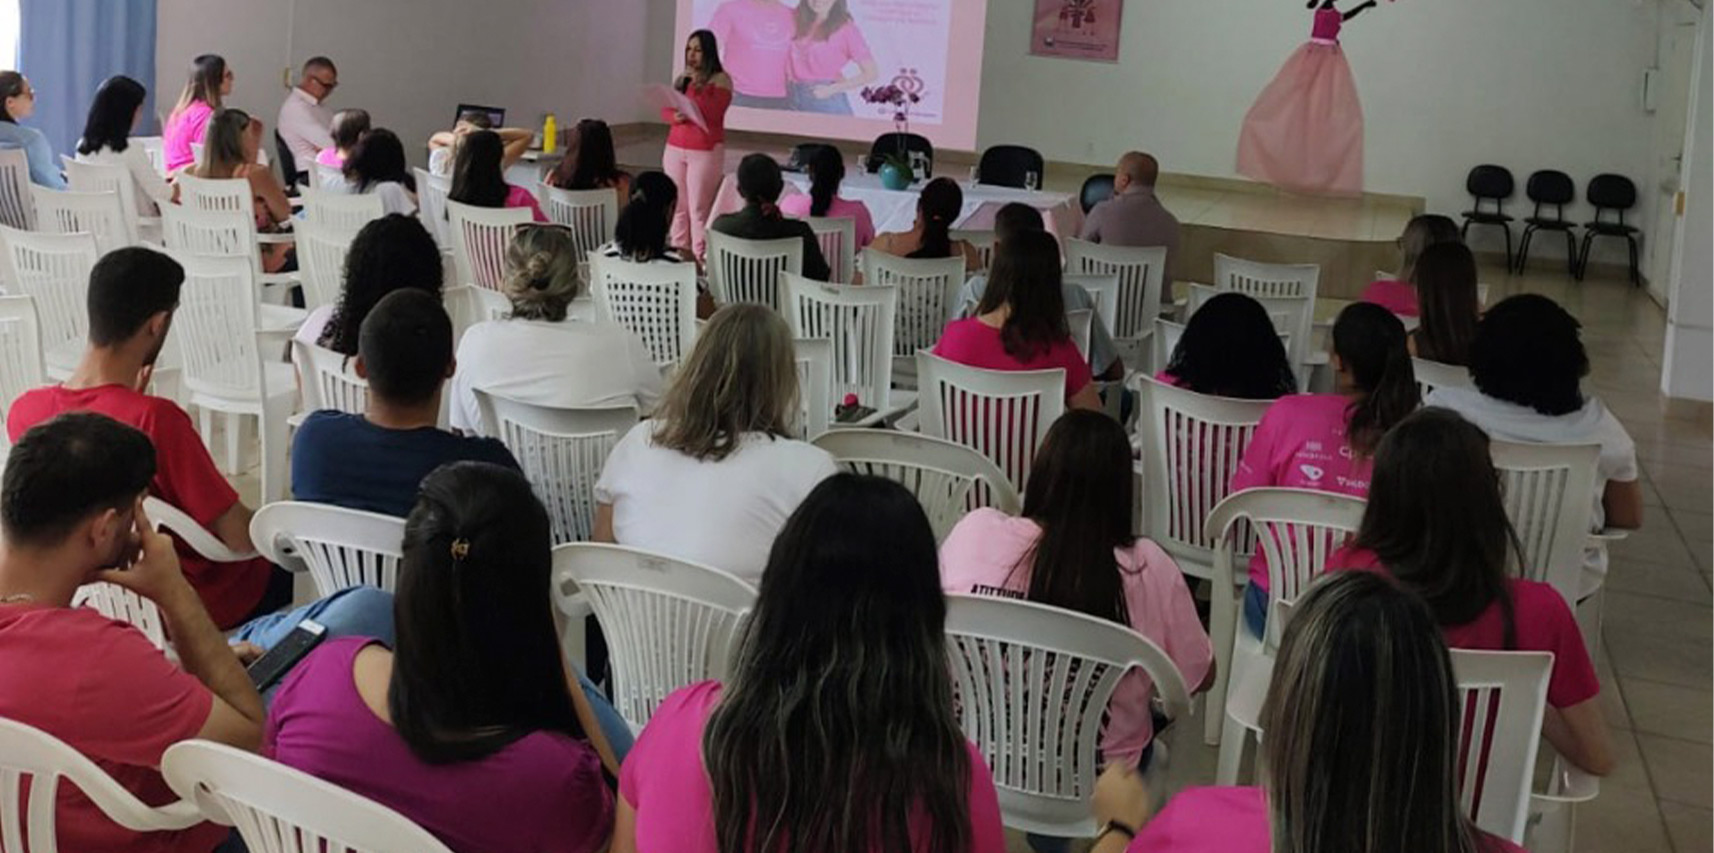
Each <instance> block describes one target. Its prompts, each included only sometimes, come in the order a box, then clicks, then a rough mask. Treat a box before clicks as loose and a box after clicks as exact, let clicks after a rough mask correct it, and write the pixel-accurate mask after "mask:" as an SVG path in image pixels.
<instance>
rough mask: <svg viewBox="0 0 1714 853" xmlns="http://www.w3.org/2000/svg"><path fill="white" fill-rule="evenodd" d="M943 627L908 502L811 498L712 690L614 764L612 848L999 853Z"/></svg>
mask: <svg viewBox="0 0 1714 853" xmlns="http://www.w3.org/2000/svg"><path fill="white" fill-rule="evenodd" d="M945 621H946V599H945V597H944V596H943V595H942V594H941V590H940V583H939V572H938V568H937V561H936V557H935V549H934V532H933V531H932V530H930V529H929V524H928V518H927V517H926V516H924V515H923V511H922V507H921V506H920V505H919V504H918V503H917V501H916V498H915V497H913V496H912V495H911V493H910V492H908V491H906V490H905V488H904V487H903V486H900V485H898V484H897V483H894V482H892V481H890V480H884V479H881V478H879V477H864V476H858V475H855V474H839V475H836V476H834V477H831V478H829V479H828V480H826V481H825V482H823V483H822V484H821V485H820V486H818V487H816V489H815V491H813V492H811V493H810V495H809V497H807V498H805V499H804V501H803V504H802V505H801V506H799V507H798V508H797V511H796V512H794V513H793V514H792V516H791V519H790V521H788V522H787V524H786V526H785V529H784V530H783V531H781V533H780V536H779V539H778V540H777V541H776V542H775V543H774V547H773V550H772V552H771V553H770V555H769V558H768V567H767V571H765V572H763V574H762V582H761V591H760V594H759V595H758V596H757V600H756V609H755V610H754V611H752V612H751V615H750V621H749V624H748V625H747V626H746V628H745V630H744V636H743V638H742V640H741V641H740V643H739V648H738V651H737V654H736V657H735V659H734V660H733V664H732V671H731V675H730V677H729V678H728V679H727V681H726V683H725V684H720V683H717V682H712V681H710V682H703V683H701V684H695V685H691V686H690V687H686V688H684V689H682V690H679V691H678V692H676V693H674V694H672V695H671V696H669V697H667V699H666V701H664V702H663V703H661V706H660V708H658V709H657V710H656V711H655V714H654V716H653V717H652V718H651V719H650V720H649V725H648V727H647V728H646V729H644V730H643V734H642V736H641V738H640V739H639V740H638V741H637V746H636V748H635V749H633V750H632V751H631V754H630V756H629V757H628V758H627V760H626V762H625V768H624V771H623V772H622V774H621V775H620V779H619V792H620V796H621V800H620V803H619V815H618V822H617V826H616V828H615V830H614V849H615V850H618V851H633V850H635V851H642V853H656V851H682V852H683V853H762V851H780V850H818V851H871V850H880V851H897V853H904V851H913V850H914V851H927V853H1001V851H1003V850H1005V847H1006V843H1005V836H1004V833H1003V831H1002V830H1001V827H1000V812H999V804H998V802H997V800H996V795H995V792H994V782H993V779H992V777H991V776H990V775H989V772H988V768H987V765H986V763H985V762H984V761H983V760H982V756H981V754H980V753H978V752H977V751H976V748H975V746H973V745H972V744H970V743H969V742H968V741H966V740H965V738H964V733H963V732H962V731H960V729H959V726H958V718H957V715H956V713H955V711H954V708H953V698H952V680H951V676H950V674H949V672H948V670H947V666H946V654H947V650H946V633H945V631H946V629H945Z"/></svg>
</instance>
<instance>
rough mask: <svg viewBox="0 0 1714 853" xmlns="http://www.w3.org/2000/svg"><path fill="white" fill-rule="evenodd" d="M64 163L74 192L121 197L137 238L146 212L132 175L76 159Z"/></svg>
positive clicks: (124, 169) (121, 170)
mask: <svg viewBox="0 0 1714 853" xmlns="http://www.w3.org/2000/svg"><path fill="white" fill-rule="evenodd" d="M136 141H137V137H135V136H133V137H131V142H132V143H136ZM63 162H64V163H65V182H66V186H67V187H69V188H70V189H71V191H72V192H78V193H118V194H119V205H120V207H122V208H124V210H125V216H126V220H127V221H128V222H129V223H130V225H131V233H132V235H133V237H135V235H136V229H137V216H138V215H139V214H140V212H141V211H143V210H144V209H145V208H143V207H139V206H138V203H137V182H136V181H134V180H132V179H131V171H130V170H129V169H127V168H125V167H124V166H118V165H114V164H112V163H85V162H84V161H82V160H78V159H75V158H72V157H64V158H63ZM151 204H152V203H151ZM133 242H134V241H133Z"/></svg>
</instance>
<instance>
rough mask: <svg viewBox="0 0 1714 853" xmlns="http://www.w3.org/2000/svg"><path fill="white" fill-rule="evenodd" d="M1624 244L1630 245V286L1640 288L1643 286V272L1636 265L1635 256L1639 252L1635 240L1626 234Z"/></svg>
mask: <svg viewBox="0 0 1714 853" xmlns="http://www.w3.org/2000/svg"><path fill="white" fill-rule="evenodd" d="M1625 242H1626V243H1627V244H1629V245H1630V249H1631V286H1632V287H1642V286H1643V271H1642V269H1640V268H1639V267H1638V265H1637V255H1638V254H1639V251H1638V248H1637V238H1636V237H1634V236H1632V235H1630V234H1626V235H1625Z"/></svg>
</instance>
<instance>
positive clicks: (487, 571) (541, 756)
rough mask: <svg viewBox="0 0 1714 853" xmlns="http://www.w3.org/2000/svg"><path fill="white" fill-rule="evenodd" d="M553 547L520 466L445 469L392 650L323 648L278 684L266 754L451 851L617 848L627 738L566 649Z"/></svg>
mask: <svg viewBox="0 0 1714 853" xmlns="http://www.w3.org/2000/svg"><path fill="white" fill-rule="evenodd" d="M551 545H552V536H551V535H550V533H549V522H548V516H547V511H546V510H545V509H543V508H542V504H541V502H540V501H539V500H537V499H536V497H535V494H534V492H533V491H532V490H531V487H530V484H529V482H528V481H526V480H525V479H524V477H523V475H522V474H519V473H518V472H517V471H514V470H511V469H508V468H504V467H501V466H499V465H493V464H490V463H485V462H455V463H451V464H448V465H443V466H441V467H440V468H437V469H435V471H434V472H433V473H431V474H429V475H428V476H427V477H426V478H424V479H423V483H422V488H421V491H420V492H419V494H418V497H417V503H416V506H415V508H413V509H412V510H411V514H410V517H409V518H407V519H406V521H405V539H404V546H403V550H404V557H403V559H402V560H401V561H400V563H399V583H398V592H397V594H396V595H395V597H394V606H393V612H394V621H395V625H396V631H397V634H398V638H397V643H396V645H395V646H394V647H393V648H392V649H388V648H387V647H386V646H384V645H382V644H381V643H379V642H378V641H376V640H373V639H370V638H366V637H347V638H341V639H335V640H328V641H327V642H324V643H322V644H321V645H320V646H319V647H317V648H316V649H315V650H314V651H313V652H311V653H310V654H309V656H307V657H306V658H304V660H303V661H302V662H300V663H299V664H298V665H297V667H296V668H294V669H293V671H292V673H291V674H290V675H289V676H287V677H286V680H285V682H284V684H282V685H281V687H280V690H279V693H278V694H277V695H275V697H274V703H273V707H272V708H271V710H270V713H269V715H268V722H267V726H266V728H265V730H264V734H263V752H264V754H266V755H269V756H271V757H272V758H273V759H274V760H276V761H279V762H280V763H281V764H284V765H286V766H288V767H293V768H296V769H298V770H301V771H304V772H306V773H309V774H310V775H312V776H315V777H317V778H320V779H323V780H326V781H328V782H331V783H333V784H335V785H338V786H340V787H342V788H345V789H347V790H350V791H353V792H355V793H357V794H359V795H361V796H365V797H368V798H370V799H372V800H375V801H376V802H378V803H381V804H382V805H385V806H388V807H389V808H393V809H396V810H397V811H399V812H400V813H401V814H403V815H404V816H405V817H407V818H409V819H410V820H412V821H413V822H415V823H417V824H418V825H420V826H422V827H423V828H424V829H427V830H428V831H429V832H431V833H433V834H434V835H435V837H437V838H439V839H440V840H441V841H443V842H445V843H446V845H447V846H449V847H451V848H452V849H454V850H462V851H477V850H510V851H563V853H595V851H599V850H603V849H605V848H606V846H607V844H608V842H609V840H610V835H611V827H612V820H613V793H612V790H611V789H610V788H609V787H608V782H607V779H606V778H604V776H603V774H604V771H605V773H606V774H615V773H617V772H618V768H619V762H620V760H622V758H623V756H624V754H625V752H626V751H627V749H628V748H629V745H630V744H629V736H628V733H627V732H626V731H625V729H624V723H623V722H622V721H619V720H617V719H616V717H615V716H614V715H612V710H611V709H610V708H601V707H600V705H599V704H596V703H593V702H592V700H591V698H590V693H591V692H593V691H594V688H593V686H591V685H589V684H588V683H587V682H586V681H583V680H581V679H580V678H578V676H577V674H576V670H575V669H574V668H573V667H572V666H571V665H570V664H569V663H567V662H566V661H565V660H564V659H563V658H562V657H561V654H560V643H559V632H558V630H557V628H556V627H555V624H554V614H553V605H552V603H551V602H550V601H549V597H548V588H549V586H550V584H549V574H550V572H551V570H552V566H553V560H552V557H551ZM598 709H599V710H598ZM615 723H617V727H615V725H614V724H615ZM502 803H503V804H504V807H503V808H497V807H496V804H502Z"/></svg>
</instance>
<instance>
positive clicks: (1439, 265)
mask: <svg viewBox="0 0 1714 853" xmlns="http://www.w3.org/2000/svg"><path fill="white" fill-rule="evenodd" d="M1416 295H1417V304H1418V305H1420V306H1421V308H1422V313H1421V314H1420V315H1419V316H1420V317H1421V318H1422V322H1421V324H1420V325H1418V326H1417V327H1416V331H1414V332H1411V334H1410V347H1411V354H1412V355H1415V356H1416V357H1417V358H1426V359H1428V360H1429V361H1438V362H1440V363H1441V364H1459V365H1462V364H1468V363H1469V362H1470V345H1471V344H1472V343H1474V342H1475V340H1476V321H1478V320H1480V319H1482V302H1481V298H1480V297H1479V295H1478V293H1477V287H1476V256H1475V255H1472V254H1470V249H1469V248H1468V247H1467V246H1465V245H1464V244H1463V243H1439V244H1436V245H1433V246H1430V247H1428V248H1427V249H1426V250H1424V251H1423V253H1422V257H1421V258H1418V259H1417V265H1416Z"/></svg>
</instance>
